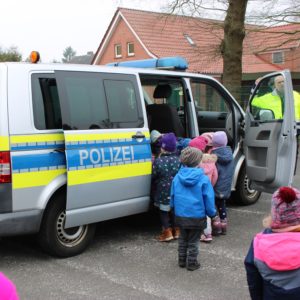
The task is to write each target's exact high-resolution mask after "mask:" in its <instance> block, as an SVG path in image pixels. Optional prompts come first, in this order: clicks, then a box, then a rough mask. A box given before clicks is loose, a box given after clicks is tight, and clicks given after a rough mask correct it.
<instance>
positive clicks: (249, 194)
mask: <svg viewBox="0 0 300 300" xmlns="http://www.w3.org/2000/svg"><path fill="white" fill-rule="evenodd" d="M260 194H261V192H259V191H256V190H254V189H251V188H250V180H249V178H248V177H247V174H246V168H245V166H242V168H241V170H240V174H239V177H238V181H237V184H236V190H235V192H234V193H233V194H232V196H233V200H234V203H236V204H239V205H251V204H254V203H256V202H257V201H258V199H259V197H260Z"/></svg>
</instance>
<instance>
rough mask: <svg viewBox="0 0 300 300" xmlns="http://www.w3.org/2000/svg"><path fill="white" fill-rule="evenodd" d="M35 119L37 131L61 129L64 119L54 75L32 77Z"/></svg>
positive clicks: (35, 75)
mask: <svg viewBox="0 0 300 300" xmlns="http://www.w3.org/2000/svg"><path fill="white" fill-rule="evenodd" d="M32 104H33V119H34V125H35V128H36V129H40V130H45V129H61V128H62V119H61V110H60V104H59V98H58V91H57V85H56V80H55V78H54V75H51V74H34V75H32Z"/></svg>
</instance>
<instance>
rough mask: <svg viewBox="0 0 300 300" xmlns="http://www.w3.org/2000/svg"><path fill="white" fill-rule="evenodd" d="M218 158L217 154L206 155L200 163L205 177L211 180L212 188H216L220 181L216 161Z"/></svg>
mask: <svg viewBox="0 0 300 300" xmlns="http://www.w3.org/2000/svg"><path fill="white" fill-rule="evenodd" d="M217 159H218V157H217V156H216V155H215V154H207V153H204V154H203V156H202V160H201V163H200V165H199V166H200V167H201V168H202V169H203V170H204V173H205V175H206V176H207V177H208V178H209V180H210V182H211V184H212V186H214V185H215V184H216V182H217V179H218V170H217V167H216V161H217Z"/></svg>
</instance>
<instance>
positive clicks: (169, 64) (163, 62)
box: [107, 56, 188, 71]
mask: <svg viewBox="0 0 300 300" xmlns="http://www.w3.org/2000/svg"><path fill="white" fill-rule="evenodd" d="M107 65H108V66H114V67H130V68H152V69H169V70H181V71H184V70H186V69H187V68H188V63H187V61H186V60H185V59H184V58H183V57H181V56H174V57H161V58H150V59H141V60H130V61H122V62H115V63H109V64H107Z"/></svg>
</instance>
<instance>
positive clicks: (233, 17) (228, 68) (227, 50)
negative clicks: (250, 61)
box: [221, 0, 248, 103]
mask: <svg viewBox="0 0 300 300" xmlns="http://www.w3.org/2000/svg"><path fill="white" fill-rule="evenodd" d="M228 3H229V6H228V10H227V15H226V18H225V21H224V39H223V41H222V44H221V53H222V57H223V84H224V85H225V87H226V88H227V89H228V90H229V91H230V92H231V93H232V95H233V96H234V97H235V98H236V99H237V100H238V101H239V102H240V103H241V100H242V99H241V83H242V54H243V40H244V37H245V14H246V8H247V3H248V0H229V1H228Z"/></svg>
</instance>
